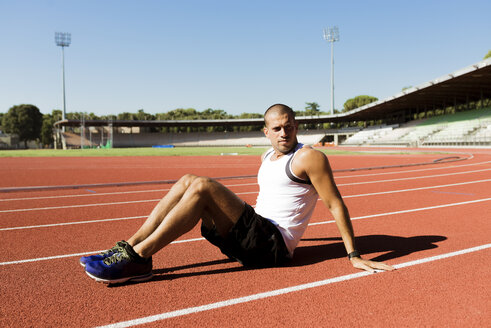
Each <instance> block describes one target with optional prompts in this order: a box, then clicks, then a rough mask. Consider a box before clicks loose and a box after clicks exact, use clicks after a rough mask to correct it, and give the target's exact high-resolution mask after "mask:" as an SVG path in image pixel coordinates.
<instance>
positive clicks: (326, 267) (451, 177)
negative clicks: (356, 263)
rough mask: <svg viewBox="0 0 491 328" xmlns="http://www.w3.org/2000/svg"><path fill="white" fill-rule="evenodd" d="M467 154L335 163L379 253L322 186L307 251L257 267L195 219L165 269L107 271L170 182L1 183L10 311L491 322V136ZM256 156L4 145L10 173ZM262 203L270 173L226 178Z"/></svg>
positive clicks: (9, 321)
mask: <svg viewBox="0 0 491 328" xmlns="http://www.w3.org/2000/svg"><path fill="white" fill-rule="evenodd" d="M466 152H468V153H469V152H470V153H473V154H474V155H473V156H471V157H470V158H469V159H467V160H465V161H460V162H454V163H442V164H435V165H424V166H413V167H402V168H391V169H379V170H370V171H367V170H365V171H355V172H342V173H337V174H335V178H336V181H337V184H338V186H339V189H340V191H341V193H342V195H343V197H344V199H345V201H346V203H347V205H348V207H349V210H350V214H351V217H352V218H353V224H354V227H355V232H356V234H357V243H358V247H359V248H360V250H361V251H362V253H363V254H364V256H365V257H366V258H371V259H377V260H383V261H386V262H388V263H390V264H392V265H395V266H398V270H397V271H395V272H385V273H377V274H371V275H367V274H365V273H363V272H361V271H357V270H356V269H354V268H352V266H351V265H350V263H349V262H348V261H347V260H346V258H345V251H344V249H343V245H342V242H341V241H340V238H339V235H338V232H337V229H336V227H335V225H334V224H333V223H332V217H331V215H330V214H329V212H328V211H327V210H326V209H325V208H324V206H323V205H322V203H321V202H319V204H318V206H317V207H316V210H315V212H314V215H313V218H312V220H311V225H310V227H309V228H308V229H307V232H306V234H305V236H304V238H303V239H302V241H301V243H300V245H299V248H298V249H297V250H296V253H295V259H294V261H293V263H292V264H291V265H289V266H288V267H282V268H270V269H254V270H251V269H245V268H243V267H241V266H240V265H239V264H238V263H235V262H231V261H229V260H227V259H226V258H225V257H224V256H223V255H222V254H221V253H220V252H219V251H218V250H217V249H215V248H214V247H213V246H211V245H209V244H208V243H207V242H206V241H203V240H202V239H201V238H200V237H201V236H200V234H199V230H198V229H194V230H193V231H191V232H190V233H188V234H186V235H185V236H183V237H181V238H180V240H179V242H177V243H173V244H171V245H169V246H168V247H167V248H165V249H164V250H162V251H161V252H159V253H157V254H156V255H155V256H154V272H155V278H154V279H153V280H151V281H149V282H146V283H140V284H127V285H121V286H113V287H107V286H106V285H103V284H97V283H95V282H94V281H93V280H91V279H90V278H89V277H87V276H86V275H85V273H84V272H83V269H82V267H80V265H79V264H78V258H79V256H81V254H85V253H90V252H97V251H99V250H102V249H105V248H108V247H110V246H112V244H113V243H114V241H116V240H120V239H123V238H128V236H130V235H131V234H132V233H133V232H134V231H135V230H136V229H137V228H138V227H139V225H140V224H141V223H142V222H143V221H144V219H145V217H146V215H148V214H149V213H150V211H151V209H152V208H153V206H154V205H155V204H156V202H157V200H158V199H159V198H160V197H162V195H164V194H165V192H166V190H167V189H168V187H169V186H167V185H146V186H131V187H129V186H128V187H113V188H94V189H93V190H90V189H73V190H57V191H53V190H52V191H37V192H17V193H3V194H0V236H1V240H2V247H1V248H0V277H1V278H0V294H1V295H2V301H3V302H2V307H1V308H0V326H2V327H31V326H32V327H56V326H64V327H94V326H104V325H109V324H115V326H133V325H137V324H142V325H144V326H151V327H190V326H197V325H200V326H206V327H219V326H220V327H223V326H227V327H228V326H237V327H239V326H240V327H244V326H247V327H251V326H265V327H273V326H274V327H277V326H286V327H295V326H307V325H310V326H336V327H361V326H369V327H380V326H403V327H406V326H407V327H409V326H411V327H414V326H442V327H443V326H445V327H448V326H455V327H462V326H465V327H483V326H486V325H488V323H489V319H491V317H490V314H489V308H490V305H491V302H490V298H489V290H490V287H491V283H490V281H491V279H490V278H491V277H490V272H491V269H490V266H489V264H488V263H487V262H488V260H487V259H489V255H490V253H491V251H490V246H491V240H490V237H489V231H490V228H491V224H490V222H489V213H490V208H491V206H490V204H491V188H490V187H491V152H490V151H487V150H468V151H466ZM441 157H442V155H441V154H434V153H432V154H414V155H370V154H367V155H363V156H356V157H349V156H332V157H330V161H331V165H332V167H333V169H335V170H336V169H347V168H353V167H366V166H381V165H393V164H402V163H406V164H407V163H420V162H427V161H432V160H434V159H437V158H441ZM258 161H259V159H258V158H257V157H253V156H225V157H217V158H213V157H202V158H190V157H176V158H168V157H162V158H159V157H148V158H146V157H138V158H136V157H135V158H77V159H73V158H56V159H54V158H40V159H37V158H30V159H25V158H5V159H0V187H13V186H18V187H21V186H40V185H44V186H46V185H68V184H86V183H112V182H124V181H129V182H133V181H153V180H164V179H176V178H178V177H179V176H180V175H182V174H183V173H186V172H192V173H195V174H201V175H209V176H233V175H253V174H255V173H256V171H257V169H258V167H259V163H258ZM222 182H223V183H224V184H225V185H227V186H229V187H230V189H232V190H233V191H235V192H236V193H238V194H239V195H240V196H241V197H242V198H243V199H244V200H245V201H247V202H249V203H251V204H254V202H255V197H256V192H257V185H256V184H255V180H254V179H250V178H249V179H239V180H228V181H227V180H225V181H222Z"/></svg>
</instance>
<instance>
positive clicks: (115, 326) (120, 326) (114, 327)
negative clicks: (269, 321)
mask: <svg viewBox="0 0 491 328" xmlns="http://www.w3.org/2000/svg"><path fill="white" fill-rule="evenodd" d="M490 247H491V244H484V245H480V246H476V247H471V248H466V249H462V250H459V251H455V252H450V253H444V254H440V255H436V256H431V257H426V258H422V259H419V260H415V261H409V262H404V263H400V264H396V265H394V267H395V268H396V269H402V268H406V267H410V266H414V265H418V264H423V263H428V262H433V261H438V260H443V259H447V258H451V257H454V256H459V255H464V254H469V253H473V252H478V251H482V250H485V249H488V248H490ZM372 274H374V273H370V272H367V271H362V272H357V273H352V274H347V275H344V276H338V277H334V278H329V279H325V280H319V281H314V282H309V283H306V284H301V285H296V286H291V287H286V288H281V289H275V290H270V291H267V292H263V293H257V294H252V295H248V296H243V297H237V298H231V299H228V300H225V301H220V302H215V303H209V304H205V305H201V306H194V307H189V308H184V309H180V310H176V311H170V312H164V313H160V314H156V315H151V316H147V317H142V318H138V319H132V320H128V321H121V322H116V323H112V324H109V325H104V326H99V328H124V327H131V326H136V325H142V324H147V323H151V322H156V321H160V320H165V319H170V318H176V317H181V316H185V315H188V314H193V313H199V312H204V311H211V310H216V309H220V308H224V307H228V306H232V305H237V304H243V303H248V302H253V301H257V300H261V299H265V298H270V297H275V296H279V295H284V294H289V293H293V292H299V291H303V290H307V289H312V288H317V287H322V286H326V285H330V284H334V283H337V282H341V281H347V280H352V279H357V278H361V277H366V276H369V275H372ZM384 274H390V273H388V272H387V273H384Z"/></svg>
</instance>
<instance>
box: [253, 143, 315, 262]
mask: <svg viewBox="0 0 491 328" xmlns="http://www.w3.org/2000/svg"><path fill="white" fill-rule="evenodd" d="M302 147H303V144H298V145H297V147H295V149H294V150H293V151H291V152H290V153H288V154H286V155H284V156H282V157H280V158H279V159H278V160H276V161H272V160H271V156H272V155H273V154H274V151H273V149H270V150H269V151H268V152H267V153H266V155H265V156H264V159H263V162H262V164H261V167H260V168H259V173H258V176H257V180H258V183H259V195H258V196H257V200H256V208H255V210H256V213H257V214H259V215H261V216H262V217H264V218H267V219H268V220H270V221H271V222H273V223H274V224H275V225H276V226H277V227H278V228H279V230H280V232H281V234H282V235H283V239H284V240H285V244H286V246H287V248H288V250H289V252H290V256H293V251H294V250H295V247H297V245H298V242H299V241H300V238H301V237H302V235H303V233H304V232H305V229H306V228H307V224H308V222H309V220H310V217H311V216H312V212H313V211H314V208H315V205H316V203H317V199H318V195H317V191H316V190H315V188H314V186H312V184H311V183H310V181H305V180H302V179H300V178H298V177H297V176H295V174H293V172H292V169H291V163H292V160H293V158H294V157H295V154H296V152H297V150H299V149H301V148H302Z"/></svg>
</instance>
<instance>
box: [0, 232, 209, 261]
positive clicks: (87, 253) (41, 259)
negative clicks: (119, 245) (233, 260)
mask: <svg viewBox="0 0 491 328" xmlns="http://www.w3.org/2000/svg"><path fill="white" fill-rule="evenodd" d="M200 240H205V238H203V237H201V238H192V239H183V240H175V241H173V242H171V244H181V243H190V242H193V241H200ZM104 251H106V249H104V250H99V251H92V252H83V253H75V254H63V255H53V256H46V257H38V258H34V259H26V260H18V261H9V262H0V266H1V265H10V264H23V263H31V262H39V261H47V260H56V259H63V258H67V257H76V256H85V255H91V254H99V253H102V252H104Z"/></svg>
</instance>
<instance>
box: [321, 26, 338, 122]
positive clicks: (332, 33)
mask: <svg viewBox="0 0 491 328" xmlns="http://www.w3.org/2000/svg"><path fill="white" fill-rule="evenodd" d="M324 40H326V41H327V42H331V115H334V42H336V41H339V29H338V27H337V26H334V27H328V28H325V29H324Z"/></svg>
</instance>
